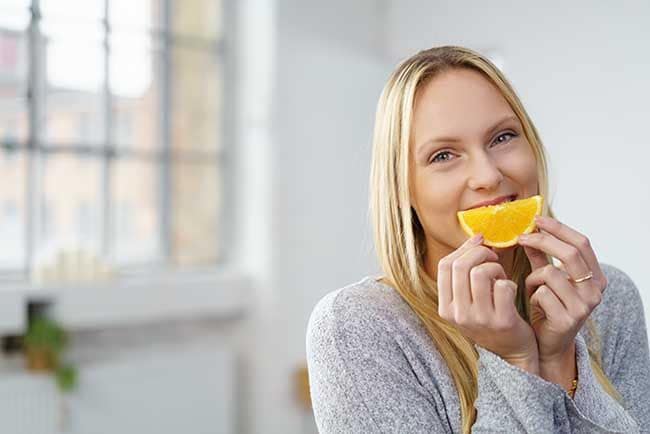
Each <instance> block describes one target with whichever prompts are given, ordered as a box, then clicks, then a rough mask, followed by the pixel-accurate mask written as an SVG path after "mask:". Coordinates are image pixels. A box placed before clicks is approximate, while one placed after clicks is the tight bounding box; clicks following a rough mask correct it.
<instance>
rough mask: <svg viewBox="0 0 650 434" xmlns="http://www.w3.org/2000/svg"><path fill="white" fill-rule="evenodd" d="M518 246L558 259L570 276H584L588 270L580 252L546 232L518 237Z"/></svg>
mask: <svg viewBox="0 0 650 434" xmlns="http://www.w3.org/2000/svg"><path fill="white" fill-rule="evenodd" d="M519 244H521V245H523V246H528V247H533V248H535V249H537V250H540V251H542V252H545V253H548V254H549V255H551V256H553V257H555V258H558V259H559V260H560V261H562V263H563V264H564V266H565V267H566V269H567V272H568V273H569V275H570V276H576V277H579V276H584V275H585V274H587V273H588V272H589V271H590V269H589V267H588V266H587V263H586V262H585V260H584V259H583V258H582V254H581V253H580V250H578V248H576V247H575V246H572V245H571V244H567V243H566V242H564V241H562V240H559V239H558V238H556V237H555V236H554V235H552V234H550V233H547V232H534V233H531V234H528V235H525V236H523V235H522V236H520V237H519Z"/></svg>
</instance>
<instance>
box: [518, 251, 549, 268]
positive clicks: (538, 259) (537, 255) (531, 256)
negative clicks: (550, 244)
mask: <svg viewBox="0 0 650 434" xmlns="http://www.w3.org/2000/svg"><path fill="white" fill-rule="evenodd" d="M523 247H524V252H526V256H528V260H529V261H530V267H531V269H532V270H531V271H535V270H537V269H538V268H542V267H544V266H546V265H548V263H549V262H548V258H547V257H546V254H545V253H544V252H542V251H541V250H538V249H536V248H534V247H530V246H523Z"/></svg>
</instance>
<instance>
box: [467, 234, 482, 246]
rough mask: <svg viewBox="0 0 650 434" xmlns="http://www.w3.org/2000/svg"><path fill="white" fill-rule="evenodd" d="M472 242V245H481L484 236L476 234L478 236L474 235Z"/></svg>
mask: <svg viewBox="0 0 650 434" xmlns="http://www.w3.org/2000/svg"><path fill="white" fill-rule="evenodd" d="M470 241H471V242H472V243H474V244H478V243H480V242H481V241H483V234H476V235H474V236H473V237H472V238H471V239H470Z"/></svg>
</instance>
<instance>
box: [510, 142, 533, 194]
mask: <svg viewBox="0 0 650 434" xmlns="http://www.w3.org/2000/svg"><path fill="white" fill-rule="evenodd" d="M506 164H507V166H508V167H509V169H510V170H509V172H510V173H511V175H512V177H513V178H515V180H516V181H517V182H518V183H521V184H525V185H529V186H531V185H536V184H537V162H536V161H535V155H534V154H533V152H532V150H531V149H530V147H528V148H527V147H525V146H522V148H521V150H519V151H517V152H513V153H512V154H510V155H509V156H508V158H507V162H506Z"/></svg>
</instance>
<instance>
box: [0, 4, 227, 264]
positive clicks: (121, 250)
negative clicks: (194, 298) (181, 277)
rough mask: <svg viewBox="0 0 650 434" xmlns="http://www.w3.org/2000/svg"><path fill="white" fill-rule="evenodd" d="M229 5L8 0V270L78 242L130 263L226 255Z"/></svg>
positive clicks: (3, 146)
mask: <svg viewBox="0 0 650 434" xmlns="http://www.w3.org/2000/svg"><path fill="white" fill-rule="evenodd" d="M222 12H223V5H222V4H221V2H220V1H219V0H138V1H131V0H84V1H79V2H68V1H64V0H3V1H2V3H1V4H0V166H1V167H2V173H3V181H4V182H2V184H1V185H0V203H9V204H12V205H11V206H12V207H13V208H12V212H11V213H7V212H3V213H2V214H0V219H2V221H0V234H2V240H3V247H2V249H0V252H1V253H0V271H23V272H25V273H29V271H30V268H31V267H32V266H33V263H34V258H35V257H36V256H37V255H38V254H39V252H41V251H45V250H48V251H51V250H52V249H56V248H57V246H69V245H71V244H72V245H75V246H76V247H77V246H83V247H86V248H91V249H92V250H93V251H94V252H95V253H97V254H99V255H101V256H103V257H105V258H106V259H107V260H109V262H111V263H113V264H115V265H116V266H117V267H133V266H197V265H213V264H217V263H218V262H219V261H220V260H221V259H222V257H223V250H224V249H223V246H222V242H221V236H220V234H221V233H222V231H223V220H222V218H221V214H222V207H221V205H220V204H221V196H222V188H221V187H222V182H221V177H222V173H223V168H224V146H223V137H224V132H223V131H224V122H222V107H223V99H224V89H225V86H224V76H225V74H224V71H225V58H226V57H225V52H224V43H223V39H224V38H223V37H224V34H223V33H224V32H223V31H222V28H223V26H222V21H221V20H222V15H223V14H222ZM89 246H90V247H89Z"/></svg>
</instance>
